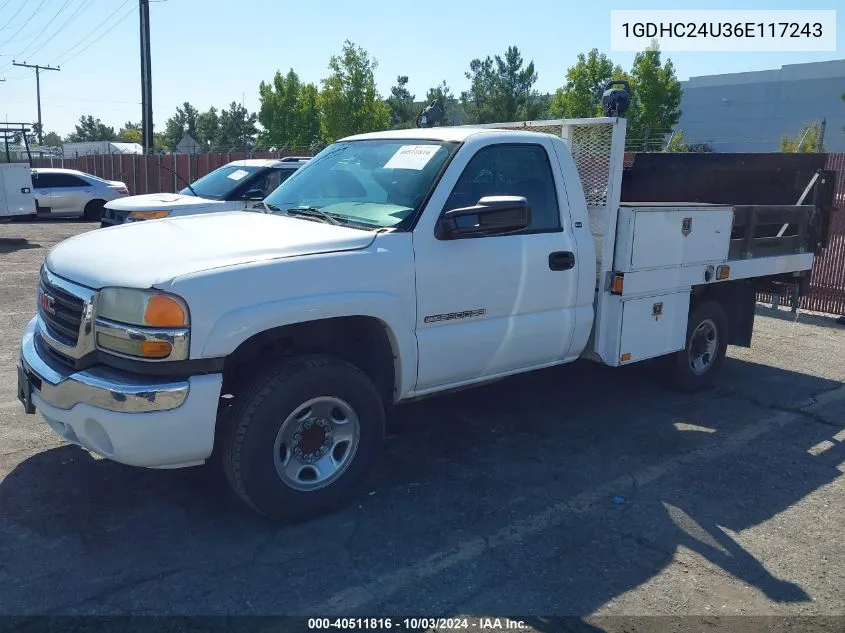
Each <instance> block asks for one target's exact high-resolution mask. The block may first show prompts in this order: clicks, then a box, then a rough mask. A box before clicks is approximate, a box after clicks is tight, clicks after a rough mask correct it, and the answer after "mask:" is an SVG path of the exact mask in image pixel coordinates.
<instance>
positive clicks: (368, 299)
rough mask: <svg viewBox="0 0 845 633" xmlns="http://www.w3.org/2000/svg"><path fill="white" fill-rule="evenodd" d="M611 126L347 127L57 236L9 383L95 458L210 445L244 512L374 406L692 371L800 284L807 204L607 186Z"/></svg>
mask: <svg viewBox="0 0 845 633" xmlns="http://www.w3.org/2000/svg"><path fill="white" fill-rule="evenodd" d="M625 127H626V121H625V119H624V118H621V117H609V118H596V119H582V120H558V121H542V122H537V123H534V124H532V123H513V124H499V125H492V126H482V127H434V128H430V129H416V130H395V131H386V132H378V133H371V134H364V135H359V136H353V137H350V138H346V139H343V140H340V141H338V142H336V143H334V144H332V145H330V146H329V147H327V148H326V149H325V150H323V151H322V152H321V153H320V154H319V155H318V156H316V157H315V158H313V159H312V160H311V161H310V162H309V163H308V164H307V165H306V166H304V167H303V168H302V169H300V170H299V171H298V172H297V173H296V174H294V175H293V176H291V178H289V179H288V180H287V181H286V182H285V183H283V184H282V185H281V186H280V187H279V188H278V189H276V190H275V191H274V192H273V193H272V194H271V195H270V196H269V197H268V198H267V199H266V200H265V205H266V207H267V211H268V212H267V213H248V212H225V213H213V214H207V215H195V216H190V217H184V218H168V219H161V220H152V221H148V222H141V223H137V224H133V225H129V226H126V227H124V228H123V229H121V230H119V231H114V232H108V231H106V232H101V231H93V232H89V233H85V234H81V235H78V236H76V237H73V238H71V239H69V240H66V241H64V242H62V243H61V244H59V245H57V246H56V247H55V248H54V249H53V250H52V251H51V252H50V253H49V255H48V256H47V258H46V260H45V263H44V265H43V268H42V271H41V281H40V284H39V289H38V312H37V315H36V316H35V318H33V319H32V321H30V323H29V324H28V325H27V327H26V330H25V332H24V334H23V340H22V351H21V357H20V362H19V372H18V373H19V388H18V392H19V398H20V399H21V401H22V402H23V404H24V406H25V408H26V410H27V412H29V413H34V412H35V411H36V410H38V411H39V412H40V413H41V414H42V415H43V416H44V418H45V419H46V421H47V423H48V424H49V425H50V426H51V427H52V428H53V429H54V430H55V431H56V432H57V433H58V434H59V435H60V436H61V437H63V438H64V439H66V440H67V441H68V442H72V443H75V444H78V445H80V446H82V447H84V448H86V449H88V450H90V451H93V452H95V453H98V454H100V455H102V456H105V457H106V458H109V459H112V460H115V461H117V462H122V463H124V464H130V465H135V466H142V467H150V468H178V467H184V466H193V465H198V464H202V463H203V462H205V461H206V460H209V458H210V457H211V456H212V454H214V455H215V456H219V458H220V461H221V463H222V466H223V468H224V470H225V472H226V474H227V476H228V479H229V481H230V483H231V486H232V488H233V489H234V491H235V492H236V493H237V495H238V496H239V497H240V498H241V499H242V500H243V501H244V502H245V503H246V504H248V505H249V506H251V507H252V508H253V509H254V510H256V511H258V512H259V513H262V514H264V515H268V516H272V517H296V518H304V517H310V516H314V515H316V514H317V513H321V512H324V511H326V510H328V509H331V508H334V507H337V506H339V505H340V504H342V503H345V502H347V501H348V500H350V499H353V498H354V497H355V490H356V489H357V488H358V486H359V485H360V484H361V482H362V480H363V476H364V474H365V472H366V470H367V469H368V467H369V466H370V465H371V464H372V463H373V461H374V460H375V459H376V456H377V454H378V451H379V447H380V444H381V442H382V437H383V434H384V427H385V418H386V411H387V410H389V408H390V407H391V406H392V405H394V404H396V403H401V402H405V401H408V400H411V399H415V398H418V397H422V396H427V395H431V394H436V393H439V392H444V391H447V390H452V389H455V388H460V387H465V386H469V385H477V384H481V383H484V382H487V381H491V380H495V379H499V378H503V377H505V376H509V375H512V374H516V373H519V372H526V371H531V370H536V369H540V368H544V367H550V366H553V365H559V364H562V363H569V362H572V361H576V360H577V359H580V358H586V359H591V360H593V361H597V362H600V363H605V364H607V365H612V366H620V365H629V364H632V363H637V362H640V361H644V360H646V359H658V360H659V361H660V362H662V363H663V364H664V366H665V368H666V369H667V370H668V372H667V375H668V376H669V377H671V378H672V379H673V380H674V381H675V382H676V383H677V384H679V385H680V386H681V387H684V388H698V387H703V386H706V385H708V384H709V383H710V381H711V379H712V378H713V376H714V374H715V373H716V372H717V370H718V369H719V367H720V365H721V363H722V360H723V358H724V355H725V350H726V346H727V345H729V344H731V345H739V346H749V345H750V344H751V334H752V327H753V322H754V309H755V290H756V289H757V288H758V287H761V285H762V284H766V283H769V282H771V281H772V280H783V281H786V282H790V283H791V282H795V281H796V280H800V279H801V278H804V279H806V274H807V273H808V271H810V270H811V268H812V266H813V258H814V254H813V249H814V247H813V238H812V236H813V235H814V234H815V233H816V230H815V228H814V227H816V226H817V224H818V223H817V220H818V214H819V209H818V207H817V206H816V205H802V206H794V207H792V206H790V207H748V206H746V207H732V206H717V205H701V204H685V203H683V202H678V203H672V204H666V203H663V204H654V205H651V204H636V205H630V204H621V203H620V185H621V179H622V171H623V156H624V140H625ZM532 130H534V131H532ZM772 223H775V224H776V225H780V224H784V225H785V227H784V229H782V230H780V231H776V234H775V235H768V234H767V235H768V236H763V237H761V236H760V235H762V234H761V233H759V232H758V230H757V229H758V228H759V227H761V226H763V225H764V224H768V225H771V224H772ZM103 262H109V265H108V266H103Z"/></svg>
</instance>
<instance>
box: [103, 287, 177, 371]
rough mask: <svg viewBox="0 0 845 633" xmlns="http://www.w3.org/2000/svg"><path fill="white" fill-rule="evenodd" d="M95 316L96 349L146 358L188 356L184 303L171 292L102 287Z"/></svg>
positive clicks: (163, 358)
mask: <svg viewBox="0 0 845 633" xmlns="http://www.w3.org/2000/svg"><path fill="white" fill-rule="evenodd" d="M96 317H97V318H96V321H95V326H94V327H95V332H96V341H97V347H98V348H99V349H103V350H105V351H108V352H111V353H115V354H119V355H122V356H129V357H134V358H142V359H148V360H185V359H187V358H188V338H189V330H188V326H189V325H190V316H189V314H188V306H187V305H186V304H185V302H184V301H183V300H182V299H181V298H179V297H177V296H175V295H171V294H166V293H162V292H156V291H150V290H136V289H132V288H104V289H103V290H101V291H100V293H99V295H98V298H97V306H96Z"/></svg>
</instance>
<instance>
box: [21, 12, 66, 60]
mask: <svg viewBox="0 0 845 633" xmlns="http://www.w3.org/2000/svg"><path fill="white" fill-rule="evenodd" d="M71 1H72V0H65V3H64V4H63V5H62V6H61V8H60V9H59V10H58V11H56V14H55V15H54V16H53V17H52V18H50V21H49V22H47V24H45V25H44V28H43V29H41V30H40V31H39V32H38V34H37V35H34V36H33V38H32V41H31V42H30V43H29V45H28V46H27V47H26V48H25V49H23V50H22V51H21V52H20V53H18V54H17V55H16V57H23V56H24V55H25V54H26V52H27V51H28V50H29V49H30V48H32V45H33V44H35V43H36V42H38V38H39V37H41V36H42V35H44V32H45V31H46V30H47V29H48V28H50V25H51V24H52V23H53V22H55V20H56V18H57V17H59V16H60V15H61V14H62V11H64V10H65V9H66V8H67V5H69V4H70V3H71Z"/></svg>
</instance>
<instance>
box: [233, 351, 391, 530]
mask: <svg viewBox="0 0 845 633" xmlns="http://www.w3.org/2000/svg"><path fill="white" fill-rule="evenodd" d="M242 393H243V395H242V396H238V397H237V398H236V402H235V405H234V407H233V408H232V411H231V412H230V415H229V419H228V424H226V425H225V427H224V428H222V429H221V432H222V433H223V437H222V438H221V445H220V448H221V455H220V458H221V461H222V465H223V470H224V472H225V474H226V478H227V479H228V481H229V484H230V485H231V486H232V489H233V490H234V491H235V493H236V494H237V495H238V497H240V499H241V500H242V501H244V502H245V503H246V504H247V505H249V506H250V507H251V508H252V509H253V510H255V511H256V512H258V513H259V514H262V515H264V516H266V517H269V518H272V519H282V520H288V521H301V520H306V519H310V518H314V517H316V516H319V515H321V514H324V513H326V512H328V511H331V510H334V509H337V508H340V507H341V506H343V505H345V504H346V503H347V502H350V501H352V500H354V499H355V498H356V496H357V492H358V489H359V487H360V485H361V484H362V483H363V480H364V477H365V475H366V473H367V471H368V470H369V467H370V465H371V464H372V463H373V462H374V461H375V459H376V457H377V455H378V453H379V451H380V449H381V444H382V441H383V439H384V426H385V412H384V404H383V402H382V399H381V397H380V396H379V393H378V390H377V389H376V387H375V385H373V383H372V381H371V380H370V379H369V378H368V377H367V376H366V375H365V374H364V373H363V372H362V371H361V370H360V369H358V368H357V367H355V366H354V365H351V364H350V363H347V362H346V361H343V360H340V359H337V358H334V357H330V356H300V357H295V358H291V359H287V360H284V361H282V362H280V363H278V364H276V365H274V366H272V367H270V368H269V369H267V370H266V371H262V372H259V373H257V374H256V375H255V376H254V378H252V379H250V380H248V381H247V384H246V385H245V388H244V390H243V392H242Z"/></svg>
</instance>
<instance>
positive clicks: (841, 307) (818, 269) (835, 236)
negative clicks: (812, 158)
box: [799, 154, 845, 315]
mask: <svg viewBox="0 0 845 633" xmlns="http://www.w3.org/2000/svg"><path fill="white" fill-rule="evenodd" d="M825 167H826V169H831V170H833V171H835V172H836V188H835V193H834V205H835V206H836V209H835V210H834V211H833V214H832V215H831V218H830V232H829V238H828V242H827V247H826V248H825V249H824V250H823V251H822V253H821V254H820V255H818V256H817V257H816V260H815V262H814V264H813V271H812V273H811V275H810V288H809V290H808V292H807V294H806V295H805V296H804V297H802V299H801V303H800V304H799V307H800V308H803V309H804V310H814V311H816V312H826V313H828V314H840V315H845V154H828V157H827V165H826V166H825Z"/></svg>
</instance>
